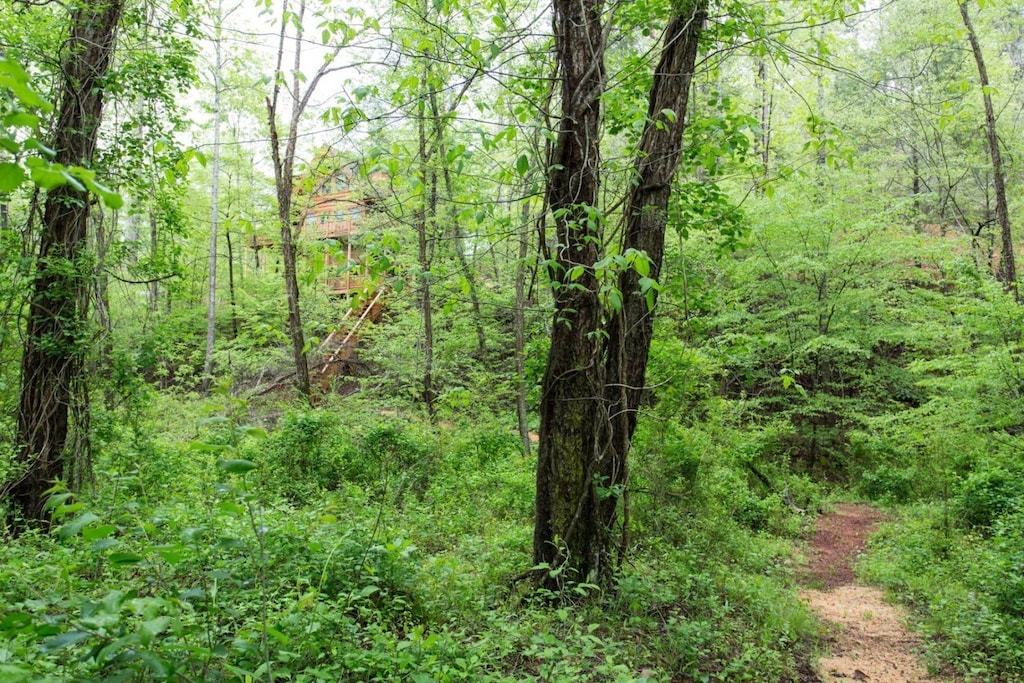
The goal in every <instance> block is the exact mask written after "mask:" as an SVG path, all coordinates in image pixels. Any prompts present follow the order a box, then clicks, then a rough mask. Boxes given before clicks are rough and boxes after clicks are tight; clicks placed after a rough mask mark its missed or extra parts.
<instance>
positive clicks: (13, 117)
mask: <svg viewBox="0 0 1024 683" xmlns="http://www.w3.org/2000/svg"><path fill="white" fill-rule="evenodd" d="M38 125H39V117H38V116H36V115H35V114H29V113H28V112H24V111H15V112H11V113H10V114H8V115H7V116H5V117H4V126H6V127H8V128H35V127H36V126H38Z"/></svg>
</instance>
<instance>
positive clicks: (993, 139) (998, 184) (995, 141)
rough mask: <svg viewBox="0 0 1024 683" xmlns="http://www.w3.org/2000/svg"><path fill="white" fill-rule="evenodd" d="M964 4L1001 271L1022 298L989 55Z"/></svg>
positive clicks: (1003, 280) (1000, 274) (1017, 297)
mask: <svg viewBox="0 0 1024 683" xmlns="http://www.w3.org/2000/svg"><path fill="white" fill-rule="evenodd" d="M958 4H959V5H960V17H961V19H963V22H964V28H965V29H966V30H967V40H968V41H969V42H970V44H971V52H972V53H973V54H974V63H975V64H976V65H977V67H978V81H979V82H980V84H981V97H982V101H983V102H984V104H985V138H986V140H987V142H988V153H989V159H990V160H991V162H992V186H993V190H994V192H995V195H996V196H995V201H996V222H998V223H999V241H1000V259H999V271H998V273H997V275H998V277H999V279H1000V280H1001V281H1002V283H1003V285H1004V286H1005V287H1006V288H1007V289H1008V290H1010V291H1012V292H1013V296H1014V298H1015V299H1017V300H1020V292H1019V291H1018V289H1017V267H1016V264H1015V263H1014V254H1013V233H1012V231H1011V230H1010V210H1009V208H1008V206H1007V203H1006V177H1005V174H1004V172H1003V159H1002V154H1001V153H1000V151H999V134H998V133H997V132H996V113H995V108H994V107H993V106H992V90H991V86H990V85H989V82H988V70H987V69H986V68H985V56H984V54H983V53H982V51H981V43H979V42H978V36H977V34H975V32H974V26H973V24H972V23H971V15H970V13H968V11H967V2H966V0H964V1H963V2H960V3H958Z"/></svg>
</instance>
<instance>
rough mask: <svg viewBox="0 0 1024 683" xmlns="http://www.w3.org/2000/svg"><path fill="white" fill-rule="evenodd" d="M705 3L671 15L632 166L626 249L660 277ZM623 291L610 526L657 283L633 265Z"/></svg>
mask: <svg viewBox="0 0 1024 683" xmlns="http://www.w3.org/2000/svg"><path fill="white" fill-rule="evenodd" d="M707 9H708V2H707V0H694V2H692V3H690V4H689V6H687V7H686V8H685V9H684V10H682V11H680V12H679V13H678V14H676V15H675V16H673V17H672V19H671V21H670V22H669V25H668V29H667V30H666V32H665V43H664V46H663V47H662V52H661V60H660V62H659V64H658V67H657V70H656V71H655V72H654V82H653V83H652V85H651V91H650V95H649V98H648V109H647V123H646V125H645V127H644V132H643V134H642V136H641V138H640V147H639V150H638V159H637V164H636V170H635V176H636V178H637V182H636V184H635V185H634V187H633V189H632V190H631V191H630V196H629V199H628V201H627V203H626V215H625V222H626V230H625V233H624V236H623V241H622V251H623V253H625V252H626V251H627V250H629V249H635V250H637V251H641V252H644V253H645V254H646V255H647V259H648V267H649V272H648V274H647V276H646V277H647V278H650V279H651V280H654V281H657V280H658V278H659V277H660V276H661V267H662V263H663V260H664V254H665V229H666V225H667V219H668V201H669V198H670V196H671V194H672V179H673V178H674V176H675V174H676V169H677V168H678V167H679V158H680V155H681V153H682V149H683V130H684V127H685V123H686V111H687V104H688V102H689V96H690V84H691V82H692V80H693V71H694V65H695V63H696V59H697V47H698V42H699V39H700V35H701V31H702V30H703V28H704V22H705V21H706V20H707ZM667 112H672V114H671V115H669V114H668V113H667ZM619 291H620V292H621V293H622V307H621V308H620V309H619V312H618V314H617V315H615V316H613V317H612V318H611V319H610V320H609V322H608V325H607V332H608V335H607V340H608V342H607V343H608V350H607V353H606V370H605V376H606V381H607V388H606V391H605V400H606V402H607V404H608V421H609V423H610V425H611V430H610V442H611V456H610V457H608V458H606V459H605V460H604V461H603V468H602V470H601V476H602V480H603V482H604V486H605V488H606V489H608V490H609V493H610V495H607V496H606V497H605V499H604V503H603V505H602V510H601V519H602V524H604V525H605V526H607V527H609V528H611V527H612V526H614V524H615V522H616V515H617V510H616V507H617V502H618V499H619V497H620V495H622V496H626V495H627V491H628V490H627V489H626V483H627V481H626V480H627V475H628V467H627V456H628V454H629V449H630V446H631V444H632V439H633V433H634V432H635V431H636V424H637V416H638V414H639V410H640V405H641V403H642V400H643V394H644V382H645V378H646V375H647V357H648V353H649V352H650V348H651V340H652V338H653V334H654V304H655V303H656V302H657V295H658V293H657V290H655V289H653V288H651V289H648V291H647V292H645V291H643V288H642V287H641V275H640V273H639V272H638V271H637V270H636V269H635V268H629V269H626V270H623V271H622V273H621V274H620V275H619ZM624 502H628V498H627V499H626V501H624ZM624 509H628V508H625V507H624ZM624 532H625V528H624ZM625 538H626V534H625V533H624V534H623V539H625ZM623 547H624V546H623Z"/></svg>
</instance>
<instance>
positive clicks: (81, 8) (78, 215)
mask: <svg viewBox="0 0 1024 683" xmlns="http://www.w3.org/2000/svg"><path fill="white" fill-rule="evenodd" d="M122 7H123V4H122V0H92V1H91V2H90V1H87V2H82V3H79V4H78V5H77V6H76V9H75V10H74V12H73V14H72V16H71V37H70V39H69V40H68V44H67V52H66V54H65V55H64V58H63V60H62V68H61V73H62V74H63V82H62V85H61V90H62V92H61V103H60V112H59V114H58V117H57V123H56V127H55V129H54V140H53V148H54V149H55V150H56V151H57V155H56V158H55V161H56V162H57V163H60V164H65V165H68V166H71V165H84V166H88V165H89V164H90V163H91V162H92V159H93V156H94V153H95V149H96V139H97V135H98V133H99V126H100V121H101V118H102V114H103V99H104V89H103V83H104V79H105V78H106V75H107V71H108V69H109V66H110V60H111V56H112V54H113V51H114V44H115V42H116V35H117V25H118V21H119V20H120V17H121V11H122ZM88 216H89V197H88V195H87V194H86V193H83V192H80V191H78V190H75V189H74V188H72V187H70V186H68V185H65V186H63V187H59V188H56V189H54V190H51V191H49V192H48V193H47V195H46V204H45V209H44V213H43V229H42V235H41V238H40V242H39V255H38V260H37V262H36V272H35V275H34V277H33V283H32V299H31V302H30V303H29V313H28V329H27V333H26V337H25V351H24V355H23V356H22V366H21V367H22V378H21V397H20V403H19V407H18V441H19V443H20V444H21V451H20V454H19V461H20V462H19V464H20V465H21V466H22V469H21V471H20V472H19V474H18V475H17V477H16V478H15V479H14V480H13V481H10V482H8V483H7V484H6V486H5V487H4V491H3V492H4V494H5V495H6V496H7V497H8V498H9V499H10V500H11V501H12V503H13V505H14V507H15V509H16V510H17V511H18V512H19V513H20V514H21V515H22V516H23V518H24V519H25V520H38V521H44V520H45V518H46V511H45V510H44V509H43V504H44V503H45V500H44V497H43V496H44V492H45V491H46V490H47V489H48V488H49V487H50V486H51V484H52V482H53V480H55V479H58V478H60V477H61V476H62V475H63V474H64V472H65V467H66V465H67V464H68V459H69V457H71V456H72V454H70V453H69V452H68V450H67V446H68V433H69V419H68V413H69V410H70V408H71V401H72V391H73V387H74V385H75V383H76V382H78V381H79V379H80V375H81V370H82V364H83V358H84V355H85V352H86V348H87V345H88V339H87V334H86V330H85V325H86V302H87V301H88V298H87V296H83V291H84V290H88V283H87V280H88V278H89V268H88V267H87V266H86V265H84V264H83V263H82V256H83V253H82V252H83V251H84V248H85V246H86V238H87V226H88Z"/></svg>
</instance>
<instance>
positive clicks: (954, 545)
mask: <svg viewBox="0 0 1024 683" xmlns="http://www.w3.org/2000/svg"><path fill="white" fill-rule="evenodd" d="M968 500H969V496H968V495H965V494H964V493H962V494H961V495H959V496H957V497H956V498H955V499H953V500H952V501H949V502H948V503H942V502H935V503H920V504H916V505H913V506H907V507H904V508H902V510H901V515H900V517H899V520H898V521H896V522H893V523H891V524H887V525H884V526H883V527H882V528H881V530H880V531H879V533H878V534H877V535H876V536H875V537H874V538H873V540H872V541H871V545H870V552H869V554H868V555H867V556H866V558H865V559H864V560H863V561H862V562H861V566H860V571H861V574H862V575H863V576H864V577H865V578H866V579H868V580H870V581H872V582H875V583H878V584H880V585H882V586H885V587H886V588H888V589H890V590H891V591H893V593H894V594H895V595H896V597H897V598H898V599H900V600H901V601H903V602H905V603H907V604H908V605H910V606H911V607H912V609H913V612H914V615H915V620H916V625H917V628H918V629H919V630H920V631H921V633H922V634H924V636H925V638H926V641H925V642H926V649H927V654H928V657H929V664H930V665H931V666H933V667H936V668H942V667H948V668H951V669H953V670H954V672H955V673H957V674H959V675H960V676H962V677H963V678H964V679H965V680H967V681H979V682H980V681H1005V682H1007V683H1013V682H1018V681H1024V513H1022V512H1021V511H1020V508H1019V503H1017V506H1018V507H1016V508H1015V509H1014V510H1012V511H1010V510H1008V511H1006V512H1005V513H1003V514H1001V515H999V516H998V517H997V518H996V519H994V520H992V521H991V523H990V524H988V525H986V526H984V527H977V526H972V525H970V524H969V523H967V522H966V521H965V520H966V519H967V518H966V517H965V516H963V515H962V514H958V513H962V506H963V505H964V504H965V503H967V501H968Z"/></svg>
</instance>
